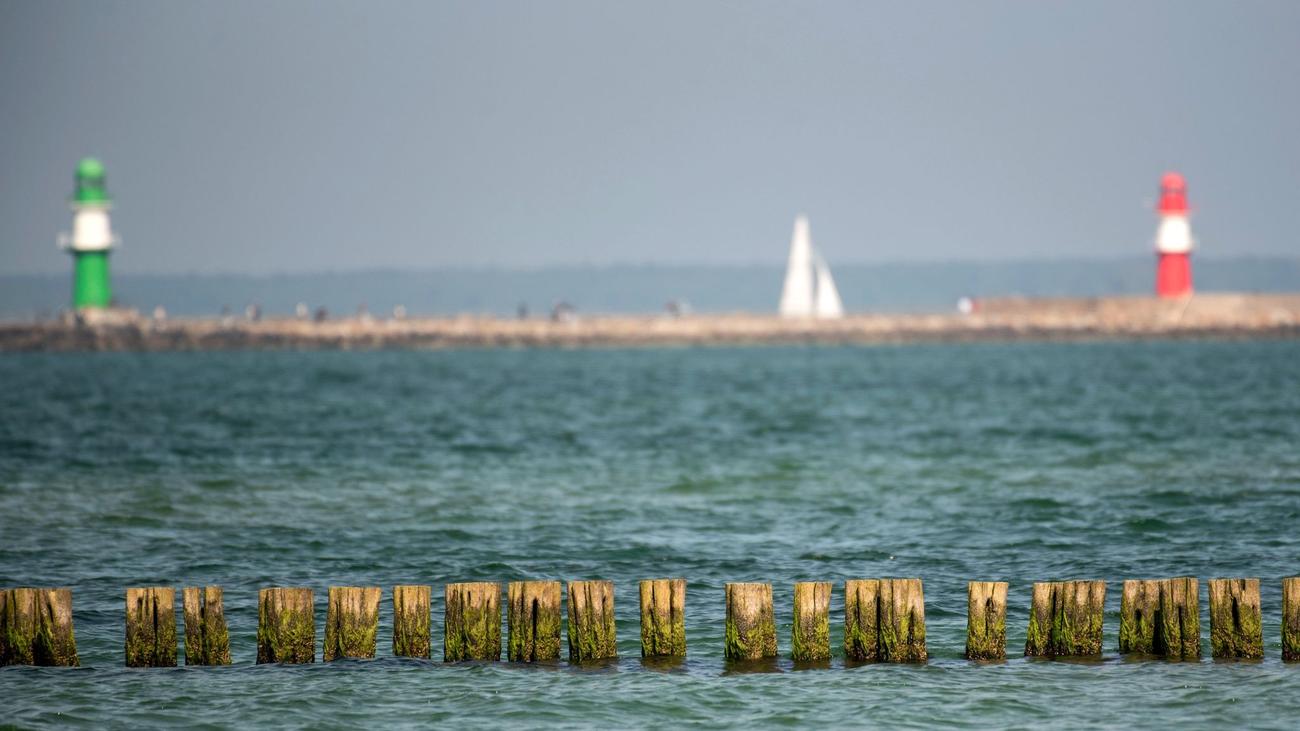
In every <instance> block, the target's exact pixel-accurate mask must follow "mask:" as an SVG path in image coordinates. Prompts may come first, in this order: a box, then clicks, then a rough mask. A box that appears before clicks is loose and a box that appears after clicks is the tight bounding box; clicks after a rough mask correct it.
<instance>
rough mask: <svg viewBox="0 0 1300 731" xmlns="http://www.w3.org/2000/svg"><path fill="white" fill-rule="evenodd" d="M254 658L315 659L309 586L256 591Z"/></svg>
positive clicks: (261, 661) (268, 659)
mask: <svg viewBox="0 0 1300 731" xmlns="http://www.w3.org/2000/svg"><path fill="white" fill-rule="evenodd" d="M257 661H258V662H259V663H268V662H278V663H310V662H316V611H315V604H314V602H313V600H312V593H311V589H305V588H292V589H290V588H272V589H261V590H259V591H258V592H257Z"/></svg>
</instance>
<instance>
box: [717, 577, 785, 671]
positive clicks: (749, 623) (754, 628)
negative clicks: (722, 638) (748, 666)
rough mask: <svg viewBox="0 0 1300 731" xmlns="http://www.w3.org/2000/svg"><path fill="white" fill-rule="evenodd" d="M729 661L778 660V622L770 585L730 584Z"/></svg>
mask: <svg viewBox="0 0 1300 731" xmlns="http://www.w3.org/2000/svg"><path fill="white" fill-rule="evenodd" d="M726 599H727V630H726V631H727V637H726V646H725V652H724V654H725V656H726V658H727V659H728V660H762V659H765V658H771V657H776V622H775V620H774V618H773V615H772V585H771V584H727V586H726Z"/></svg>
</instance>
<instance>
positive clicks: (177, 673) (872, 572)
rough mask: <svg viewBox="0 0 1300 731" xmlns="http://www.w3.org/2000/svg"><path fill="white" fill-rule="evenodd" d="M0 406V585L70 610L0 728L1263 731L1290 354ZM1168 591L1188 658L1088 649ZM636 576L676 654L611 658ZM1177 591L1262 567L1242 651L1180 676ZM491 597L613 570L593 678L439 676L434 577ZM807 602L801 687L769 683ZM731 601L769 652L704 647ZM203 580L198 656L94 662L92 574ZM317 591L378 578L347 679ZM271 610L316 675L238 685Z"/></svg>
mask: <svg viewBox="0 0 1300 731" xmlns="http://www.w3.org/2000/svg"><path fill="white" fill-rule="evenodd" d="M0 384H2V387H0V586H67V587H71V589H72V594H73V616H74V620H75V626H76V641H77V647H78V650H79V652H80V659H81V667H79V668H75V669H65V668H32V667H6V668H0V726H6V727H7V726H8V725H12V726H13V727H18V728H48V727H59V728H63V727H80V728H125V727H130V728H144V727H180V726H184V727H193V728H248V727H297V728H348V727H376V728H380V727H382V728H413V727H429V726H433V725H435V724H436V725H444V724H447V725H456V726H459V727H465V728H484V727H486V728H535V727H541V726H546V727H556V728H584V727H585V728H593V727H597V728H610V727H647V728H678V727H683V726H695V727H755V728H765V727H805V726H818V727H829V728H843V727H887V728H936V727H949V728H979V729H984V728H1026V729H1028V728H1033V729H1042V728H1057V727H1059V728H1132V727H1153V728H1165V727H1178V728H1184V729H1195V728H1207V729H1208V728H1224V727H1251V728H1278V729H1292V728H1296V727H1297V726H1300V664H1296V665H1287V664H1284V663H1282V662H1281V659H1280V655H1281V647H1280V618H1281V595H1280V584H1281V579H1282V578H1283V577H1286V576H1292V575H1296V574H1300V530H1298V528H1300V342H1297V341H1196V342H1126V343H1072V344H1060V343H1015V344H992V343H983V344H967V345H909V346H877V347H753V348H721V347H718V348H676V349H674V348H665V349H644V350H620V349H586V350H535V349H534V350H530V349H499V350H461V351H424V352H409V351H408V352H229V353H151V354H131V353H87V354H5V355H0ZM1184 575H1186V576H1196V577H1199V578H1200V579H1201V625H1202V635H1203V652H1204V655H1205V657H1204V658H1203V659H1202V660H1200V661H1199V662H1165V661H1161V660H1155V659H1150V658H1133V657H1126V656H1121V655H1120V654H1119V653H1118V651H1117V645H1118V628H1119V600H1120V588H1121V582H1122V581H1123V580H1125V579H1135V578H1160V577H1172V576H1184ZM654 577H683V578H685V579H686V582H687V590H686V614H685V620H686V633H687V643H688V654H687V656H686V658H685V659H684V660H683V661H681V662H678V663H667V664H665V663H660V662H654V663H651V662H643V661H642V659H641V657H640V651H639V650H640V644H639V629H638V627H639V624H638V600H637V581H638V580H640V579H645V578H654ZM874 577H919V578H921V579H922V580H923V582H924V592H925V611H926V625H927V637H926V640H927V644H928V649H929V654H930V659H929V661H928V662H925V663H923V664H911V665H888V664H874V665H859V666H852V665H847V666H846V664H845V662H844V659H843V650H842V637H843V605H844V596H843V582H844V581H845V580H846V579H854V578H874ZM1214 577H1258V578H1259V579H1260V580H1261V593H1262V606H1263V630H1264V651H1265V658H1264V659H1263V660H1261V661H1251V662H1223V661H1214V660H1212V659H1210V657H1209V655H1210V650H1209V642H1208V637H1209V613H1208V607H1207V606H1206V603H1207V597H1206V589H1205V582H1206V580H1207V579H1210V578H1214ZM516 579H558V580H561V581H567V580H574V579H610V580H612V581H613V582H614V585H615V613H616V617H617V628H618V650H619V658H618V659H617V660H616V661H612V662H608V663H603V664H596V665H584V666H577V665H570V664H568V663H567V662H565V661H563V660H562V661H560V662H557V663H552V664H541V665H523V664H513V663H509V662H504V661H503V662H496V663H467V664H445V663H443V662H441V659H442V630H443V609H444V607H443V601H442V587H443V585H444V584H446V583H448V582H457V581H470V580H493V581H501V582H507V581H511V580H516ZM1064 579H1103V580H1105V581H1106V582H1107V587H1108V591H1107V596H1106V605H1105V606H1106V613H1105V628H1104V646H1105V652H1104V655H1103V656H1102V657H1101V658H1100V659H1095V660H1079V661H1075V660H1069V661H1067V660H1044V659H1026V658H1024V657H1023V656H1022V655H1023V647H1024V642H1025V631H1026V625H1027V621H1028V619H1027V617H1028V607H1029V603H1030V593H1031V588H1032V584H1033V582H1036V581H1045V580H1064ZM808 580H819V581H830V582H834V590H833V592H832V600H831V643H832V648H833V650H834V654H835V657H834V659H833V660H832V661H831V663H830V664H829V665H828V666H815V667H804V666H797V665H795V664H794V663H793V662H791V661H790V660H789V651H790V625H791V597H792V585H793V584H794V582H796V581H808ZM972 580H1001V581H1007V582H1009V584H1010V589H1009V599H1008V621H1007V635H1008V636H1007V645H1008V648H1007V649H1008V659H1007V660H1006V661H1005V662H992V663H976V662H970V661H967V660H965V659H963V649H964V643H965V630H966V583H967V582H968V581H972ZM742 581H746V582H748V581H761V582H770V583H771V584H772V592H773V596H774V605H775V616H776V623H777V637H778V644H779V651H780V654H781V657H780V658H779V659H778V660H777V661H776V662H774V663H770V664H766V665H762V666H758V667H755V666H737V665H732V664H729V663H728V662H726V661H725V660H724V659H723V637H724V630H723V622H724V588H723V587H724V585H725V584H726V583H728V582H742ZM206 584H215V585H220V586H222V587H223V588H224V591H225V607H226V615H227V619H228V621H229V627H230V640H231V650H232V654H233V660H234V663H233V665H231V666H229V667H215V668H209V667H185V666H184V665H183V660H182V661H181V663H182V664H181V666H180V667H177V668H167V669H127V668H125V667H123V665H124V663H123V642H124V627H123V624H124V592H125V590H126V588H127V587H136V586H173V587H177V588H180V587H183V586H194V585H206ZM395 584H430V585H432V586H433V587H434V589H433V597H434V598H433V607H432V616H433V621H432V626H433V638H434V642H433V654H434V659H433V660H432V661H422V660H410V659H399V658H395V657H393V655H392V651H391V627H392V611H391V588H392V586H393V585H395ZM345 585H357V586H380V587H382V588H383V592H384V598H383V600H382V602H381V613H380V629H379V638H378V655H377V657H376V658H375V659H373V660H347V661H338V662H331V663H324V662H321V661H320V643H321V640H322V638H323V635H324V615H325V596H326V593H327V591H328V588H329V587H330V586H345ZM272 586H304V587H310V588H312V589H313V590H314V592H315V597H316V624H317V662H316V663H314V664H311V665H300V666H279V665H256V664H255V663H254V660H255V654H256V650H255V636H256V631H257V626H256V625H257V606H256V602H257V592H258V589H259V588H262V587H272ZM178 598H179V597H178ZM178 603H179V602H178ZM178 609H179V607H178ZM177 619H178V621H179V616H178V618H177ZM179 634H180V635H181V636H182V637H183V632H180V633H179ZM504 636H505V632H504V628H503V638H504ZM182 641H183V640H182ZM181 656H182V658H183V650H182V652H181Z"/></svg>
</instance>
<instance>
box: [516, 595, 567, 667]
mask: <svg viewBox="0 0 1300 731" xmlns="http://www.w3.org/2000/svg"><path fill="white" fill-rule="evenodd" d="M508 594H509V597H508V599H509V602H510V609H509V621H508V624H509V626H510V641H509V642H510V647H509V651H508V653H507V657H509V659H510V661H511V662H550V661H552V660H558V659H560V582H558V581H512V582H510V586H509V588H508Z"/></svg>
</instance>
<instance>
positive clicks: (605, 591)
mask: <svg viewBox="0 0 1300 731" xmlns="http://www.w3.org/2000/svg"><path fill="white" fill-rule="evenodd" d="M615 657H618V641H617V638H616V629H615V626H614V582H612V581H570V582H569V662H572V663H578V662H586V661H589V660H606V659H609V658H615Z"/></svg>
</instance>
